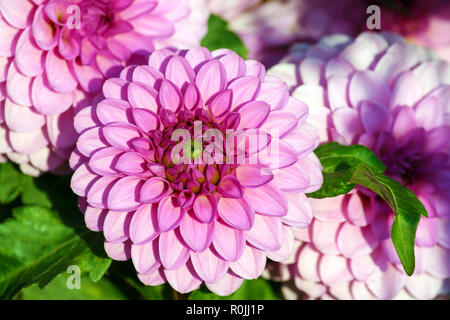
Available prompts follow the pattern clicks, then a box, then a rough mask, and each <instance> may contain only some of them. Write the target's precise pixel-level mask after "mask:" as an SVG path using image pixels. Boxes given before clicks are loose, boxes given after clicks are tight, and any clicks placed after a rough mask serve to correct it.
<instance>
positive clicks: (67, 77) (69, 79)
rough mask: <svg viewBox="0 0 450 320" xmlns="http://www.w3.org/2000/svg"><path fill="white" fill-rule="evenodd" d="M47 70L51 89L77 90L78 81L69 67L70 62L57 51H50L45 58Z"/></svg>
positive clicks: (61, 91) (58, 90) (62, 91)
mask: <svg viewBox="0 0 450 320" xmlns="http://www.w3.org/2000/svg"><path fill="white" fill-rule="evenodd" d="M45 71H46V75H47V79H48V84H49V87H50V89H51V90H53V91H55V92H58V93H66V92H71V91H73V90H75V88H76V87H77V84H78V83H77V81H76V80H75V77H74V75H73V74H72V72H71V70H70V69H69V64H68V62H67V61H66V60H65V59H63V58H62V57H60V56H59V55H58V54H57V53H56V51H54V50H53V51H49V52H48V53H47V57H46V60H45Z"/></svg>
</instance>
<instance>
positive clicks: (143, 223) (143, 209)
mask: <svg viewBox="0 0 450 320" xmlns="http://www.w3.org/2000/svg"><path fill="white" fill-rule="evenodd" d="M158 235H159V229H158V221H157V205H156V204H142V205H141V206H140V207H139V208H138V209H137V210H136V212H135V213H134V215H133V218H132V219H131V222H130V239H131V241H133V243H134V244H137V245H139V244H143V243H146V242H149V241H152V240H153V239H155V238H156V237H157V236H158Z"/></svg>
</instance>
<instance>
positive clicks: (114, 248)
mask: <svg viewBox="0 0 450 320" xmlns="http://www.w3.org/2000/svg"><path fill="white" fill-rule="evenodd" d="M105 251H106V253H107V254H108V256H109V257H110V258H111V259H114V260H117V261H126V260H128V259H130V258H131V243H130V242H129V241H126V242H122V243H110V242H105Z"/></svg>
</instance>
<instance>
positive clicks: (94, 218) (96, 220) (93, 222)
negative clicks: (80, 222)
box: [84, 206, 108, 231]
mask: <svg viewBox="0 0 450 320" xmlns="http://www.w3.org/2000/svg"><path fill="white" fill-rule="evenodd" d="M107 213H108V211H107V210H103V209H98V208H93V207H90V206H87V208H86V211H85V212H84V221H85V222H86V226H87V227H88V228H89V229H90V230H92V231H103V225H104V223H105V218H106V215H107Z"/></svg>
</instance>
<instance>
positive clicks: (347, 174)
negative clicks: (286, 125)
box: [308, 142, 386, 199]
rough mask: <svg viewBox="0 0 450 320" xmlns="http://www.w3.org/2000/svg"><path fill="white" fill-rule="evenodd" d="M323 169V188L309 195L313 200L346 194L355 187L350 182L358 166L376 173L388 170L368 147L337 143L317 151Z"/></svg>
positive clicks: (328, 144)
mask: <svg viewBox="0 0 450 320" xmlns="http://www.w3.org/2000/svg"><path fill="white" fill-rule="evenodd" d="M314 152H315V154H316V155H317V157H318V158H319V159H320V163H321V164H322V167H323V178H324V179H323V184H322V188H321V189H320V190H318V191H316V192H312V193H309V194H308V196H309V197H311V198H316V199H321V198H328V197H336V196H338V195H341V194H346V193H347V192H349V191H350V190H352V189H353V188H354V187H355V184H354V183H351V182H350V178H351V176H352V174H353V170H354V169H355V168H356V166H357V165H358V164H365V165H366V166H368V167H369V168H370V169H371V170H373V171H374V172H379V173H382V172H384V171H385V170H386V167H385V166H384V164H383V162H381V160H380V159H378V157H377V156H376V155H375V154H374V153H373V152H372V151H371V150H370V149H369V148H367V147H364V146H360V145H352V146H343V145H340V144H339V143H336V142H330V143H326V144H323V145H321V146H320V147H318V148H317V149H316V150H315V151H314Z"/></svg>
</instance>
